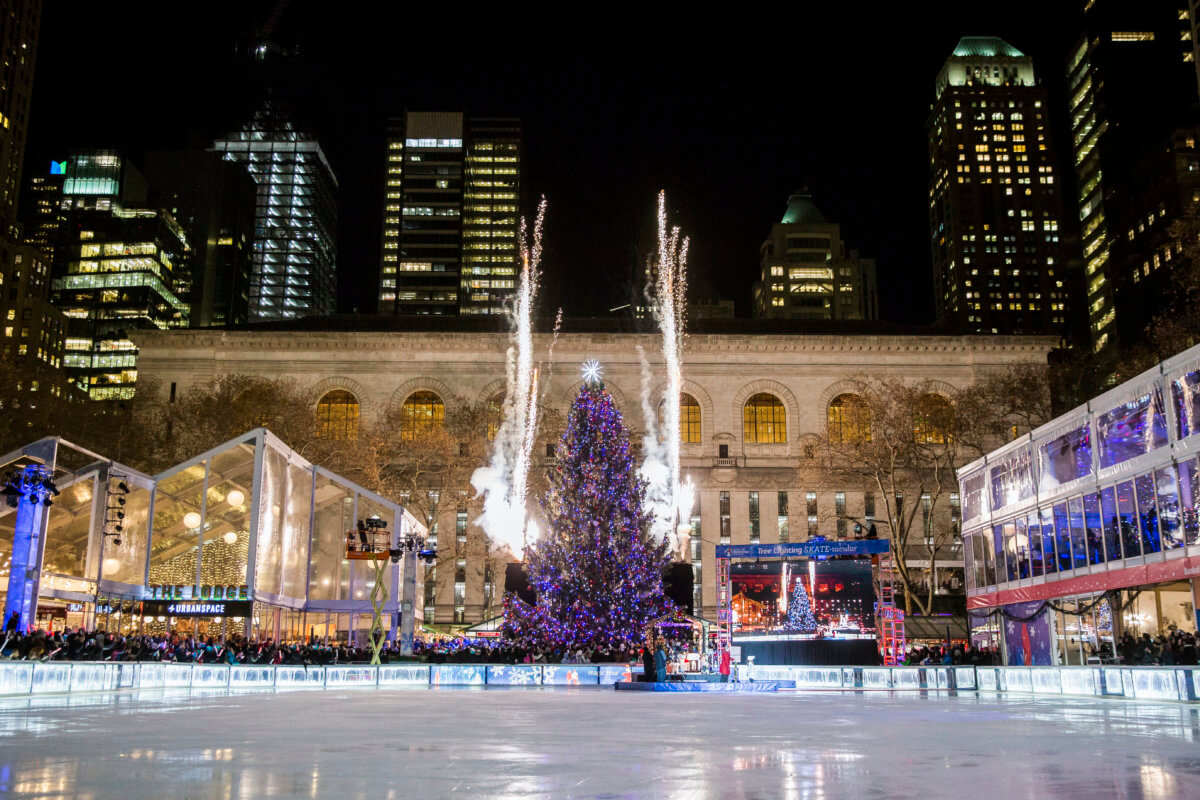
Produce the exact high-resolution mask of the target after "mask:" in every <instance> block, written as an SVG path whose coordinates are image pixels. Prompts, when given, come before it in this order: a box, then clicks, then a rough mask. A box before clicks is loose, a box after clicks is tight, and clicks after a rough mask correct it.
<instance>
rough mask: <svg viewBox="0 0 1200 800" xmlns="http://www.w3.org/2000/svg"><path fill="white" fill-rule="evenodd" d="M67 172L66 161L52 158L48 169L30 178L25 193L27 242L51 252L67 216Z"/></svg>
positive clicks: (23, 217) (24, 215)
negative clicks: (64, 192)
mask: <svg viewBox="0 0 1200 800" xmlns="http://www.w3.org/2000/svg"><path fill="white" fill-rule="evenodd" d="M66 173H67V162H66V161H51V162H50V169H49V171H48V172H45V173H42V174H39V175H35V176H33V177H32V178H30V179H29V182H28V184H27V185H26V187H25V193H24V195H23V196H22V205H23V206H24V207H25V212H24V214H22V230H23V234H24V242H25V244H28V245H31V246H33V247H36V248H38V249H39V250H41V251H42V252H43V253H45V254H47V255H50V256H52V255H53V249H54V243H55V241H56V240H57V239H58V229H59V227H60V226H61V225H62V223H63V220H64V219H65V215H64V213H63V208H62V187H63V180H64V179H65V178H66V177H67V174H66Z"/></svg>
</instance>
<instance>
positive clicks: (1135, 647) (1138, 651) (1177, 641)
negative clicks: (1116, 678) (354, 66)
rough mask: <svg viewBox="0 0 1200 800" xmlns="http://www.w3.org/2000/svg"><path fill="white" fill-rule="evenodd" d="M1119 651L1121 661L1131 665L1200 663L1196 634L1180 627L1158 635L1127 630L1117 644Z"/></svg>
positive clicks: (1185, 664)
mask: <svg viewBox="0 0 1200 800" xmlns="http://www.w3.org/2000/svg"><path fill="white" fill-rule="evenodd" d="M1117 652H1119V653H1120V654H1121V662H1122V663H1123V664H1129V665H1135V664H1143V665H1160V666H1168V667H1170V666H1175V665H1179V666H1194V665H1196V664H1197V663H1200V653H1198V652H1197V650H1196V634H1195V633H1186V632H1184V631H1181V630H1179V629H1175V630H1172V631H1171V632H1170V633H1169V634H1168V635H1166V636H1158V637H1154V636H1151V635H1150V634H1148V633H1143V634H1142V635H1141V636H1134V635H1133V634H1132V633H1129V632H1128V631H1126V632H1125V634H1124V635H1123V636H1122V637H1121V642H1120V644H1118V645H1117Z"/></svg>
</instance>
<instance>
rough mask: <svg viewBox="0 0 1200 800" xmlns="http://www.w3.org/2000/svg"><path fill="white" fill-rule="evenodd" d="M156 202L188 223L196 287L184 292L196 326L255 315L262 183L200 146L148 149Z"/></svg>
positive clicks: (234, 322)
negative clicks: (256, 228)
mask: <svg viewBox="0 0 1200 800" xmlns="http://www.w3.org/2000/svg"><path fill="white" fill-rule="evenodd" d="M144 170H145V174H146V177H147V179H148V180H149V181H150V185H151V186H152V187H153V188H154V195H155V198H156V200H157V205H160V206H162V207H163V208H165V209H166V210H167V211H169V212H170V214H171V216H173V217H174V218H175V219H176V221H178V222H179V224H180V225H182V226H183V229H184V231H185V233H186V234H187V239H188V242H189V243H190V244H191V246H192V248H193V251H194V252H193V257H192V288H191V292H190V294H189V295H188V296H187V297H181V298H180V299H181V300H184V301H185V302H186V303H187V304H188V306H189V308H190V312H191V313H190V324H191V326H192V327H193V328H207V327H223V326H229V325H244V324H246V322H248V321H249V319H250V276H251V274H252V272H253V266H254V264H253V252H254V251H253V245H254V212H255V204H256V197H257V191H258V189H257V186H256V185H255V183H254V179H253V178H251V177H250V173H249V172H248V171H247V170H246V168H245V166H244V165H242V164H239V163H236V162H232V161H226V160H225V159H224V158H222V157H221V155H220V154H218V153H214V152H205V151H200V150H178V151H155V152H150V153H147V154H146V161H145V165H144Z"/></svg>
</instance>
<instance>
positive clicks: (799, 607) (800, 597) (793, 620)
mask: <svg viewBox="0 0 1200 800" xmlns="http://www.w3.org/2000/svg"><path fill="white" fill-rule="evenodd" d="M787 627H788V629H789V630H793V631H802V632H804V633H812V632H813V631H815V630H816V629H817V618H816V617H815V616H814V615H813V610H812V603H811V602H809V598H808V592H807V591H806V590H805V588H804V576H803V575H797V576H796V588H795V589H793V590H792V599H791V602H790V603H788V619H787Z"/></svg>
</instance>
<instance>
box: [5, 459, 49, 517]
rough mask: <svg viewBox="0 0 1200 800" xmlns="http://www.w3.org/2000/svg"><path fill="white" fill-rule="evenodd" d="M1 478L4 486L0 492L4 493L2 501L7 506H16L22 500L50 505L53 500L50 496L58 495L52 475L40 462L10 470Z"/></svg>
mask: <svg viewBox="0 0 1200 800" xmlns="http://www.w3.org/2000/svg"><path fill="white" fill-rule="evenodd" d="M3 480H4V488H3V489H0V494H3V495H4V502H5V503H6V504H7V505H8V507H9V508H17V507H18V506H20V504H21V501H22V500H28V501H29V502H30V503H40V504H41V505H43V506H47V507H48V506H52V505H54V500H52V499H51V498H54V497H58V495H59V491H58V487H57V486H56V485H55V484H54V477H53V475H52V474H51V472H50V470H49V469H48V468H47V467H44V466H42V465H41V464H30V465H28V466H26V467H22V468H21V469H19V470H10V471H9V472H8V473H6V474H5V476H4V479H3Z"/></svg>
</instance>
